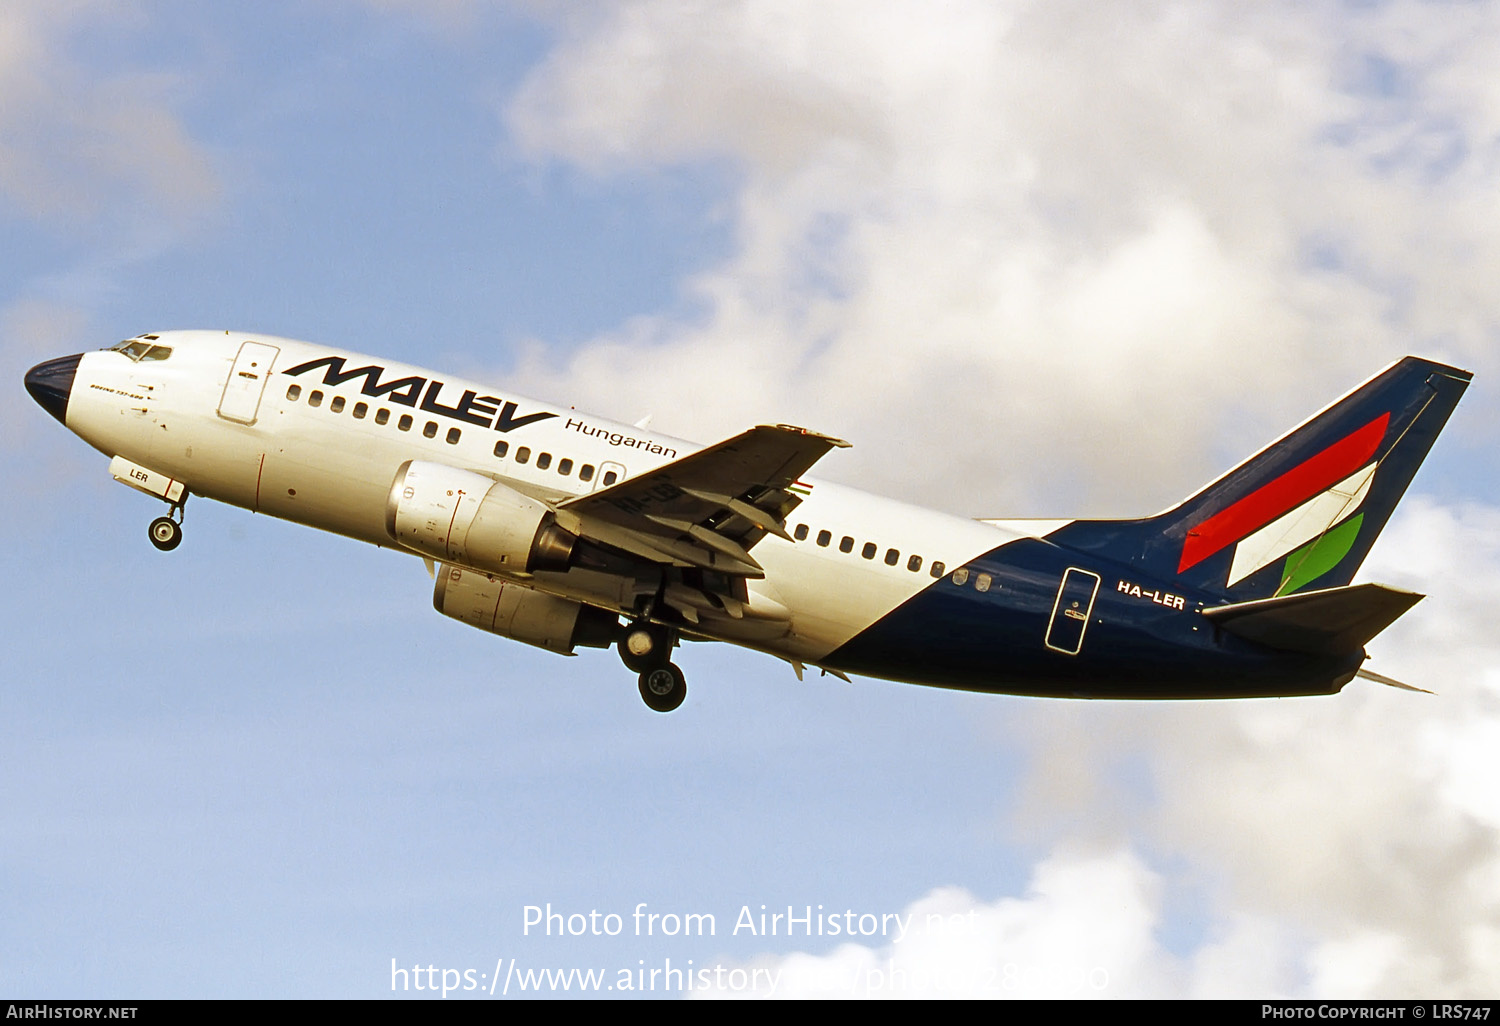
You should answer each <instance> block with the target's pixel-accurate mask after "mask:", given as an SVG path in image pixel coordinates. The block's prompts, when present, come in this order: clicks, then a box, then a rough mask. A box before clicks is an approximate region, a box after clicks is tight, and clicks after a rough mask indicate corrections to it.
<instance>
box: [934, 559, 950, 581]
mask: <svg viewBox="0 0 1500 1026" xmlns="http://www.w3.org/2000/svg"><path fill="white" fill-rule="evenodd" d="M947 569H948V568H947V567H945V566H944V565H943V561H942V560H938V561H937V562H936V563H934V564H932V576H933V577H941V576H943V572H944V571H945V570H947Z"/></svg>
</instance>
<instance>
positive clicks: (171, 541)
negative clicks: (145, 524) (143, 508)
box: [146, 495, 187, 552]
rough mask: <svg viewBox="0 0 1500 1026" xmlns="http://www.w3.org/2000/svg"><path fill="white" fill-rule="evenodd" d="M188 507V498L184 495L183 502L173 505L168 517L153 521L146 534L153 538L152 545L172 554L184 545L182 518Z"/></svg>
mask: <svg viewBox="0 0 1500 1026" xmlns="http://www.w3.org/2000/svg"><path fill="white" fill-rule="evenodd" d="M186 505H187V496H185V495H184V496H183V501H182V502H174V503H173V504H172V509H171V511H170V512H169V513H168V514H167V515H166V516H164V517H157V518H156V519H155V520H153V521H151V526H150V527H149V528H147V532H146V533H147V535H148V536H149V537H150V538H151V544H152V545H155V546H156V547H157V548H158V549H160V550H161V551H163V552H171V551H172V550H173V549H175V548H176V547H177V546H179V545H181V544H182V518H183V511H184V509H185V508H186ZM174 516H175V517H176V519H175V520H174V519H173V517H174Z"/></svg>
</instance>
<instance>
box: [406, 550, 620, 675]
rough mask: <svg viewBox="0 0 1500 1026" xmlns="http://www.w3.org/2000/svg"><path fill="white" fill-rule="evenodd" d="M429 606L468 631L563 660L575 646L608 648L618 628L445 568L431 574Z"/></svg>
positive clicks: (522, 589) (525, 591)
mask: <svg viewBox="0 0 1500 1026" xmlns="http://www.w3.org/2000/svg"><path fill="white" fill-rule="evenodd" d="M432 605H433V608H435V609H436V610H437V611H438V612H439V613H442V614H443V615H444V616H451V617H453V619H455V620H462V621H463V622H464V623H466V624H468V625H469V626H471V627H478V628H479V629H480V630H484V631H489V632H490V633H491V634H499V635H500V636H501V637H505V638H511V639H513V640H515V641H524V642H525V643H526V644H528V645H536V646H537V647H539V648H545V649H548V650H550V651H553V652H562V653H564V654H570V653H571V652H572V651H573V649H574V648H575V647H576V646H579V645H582V646H585V647H588V648H608V647H609V646H610V645H611V644H612V643H613V642H614V639H615V634H616V632H617V630H618V627H619V619H618V617H616V616H615V614H614V613H610V612H606V611H605V610H603V609H596V608H594V607H593V606H586V605H583V604H582V603H581V602H574V601H572V600H571V599H565V598H558V597H557V596H556V595H548V594H547V593H546V592H541V591H536V590H535V589H532V588H528V587H526V586H525V585H524V584H516V583H514V582H513V581H504V580H501V579H500V578H498V577H491V576H490V575H489V574H485V573H479V572H478V571H475V570H465V569H463V568H462V567H456V566H448V565H443V566H440V567H438V569H437V586H436V587H435V588H434V589H433V592H432Z"/></svg>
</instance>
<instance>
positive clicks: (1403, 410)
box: [1048, 356, 1472, 602]
mask: <svg viewBox="0 0 1500 1026" xmlns="http://www.w3.org/2000/svg"><path fill="white" fill-rule="evenodd" d="M1471 377H1472V375H1471V374H1470V373H1469V372H1468V371H1462V370H1459V369H1458V368H1456V367H1448V366H1445V365H1444V364H1441V363H1433V362H1432V361H1430V360H1421V359H1418V358H1417V357H1414V356H1408V357H1406V359H1404V360H1401V361H1400V362H1399V363H1396V364H1393V365H1392V366H1390V367H1388V368H1386V369H1385V370H1384V371H1382V372H1381V373H1379V374H1377V375H1376V376H1375V377H1373V378H1371V379H1370V380H1369V381H1367V382H1365V383H1364V384H1363V385H1361V386H1360V387H1359V388H1357V389H1355V390H1354V391H1353V392H1351V393H1349V394H1348V395H1347V396H1345V397H1344V398H1342V399H1340V400H1339V401H1338V402H1336V403H1334V404H1333V405H1332V406H1329V407H1328V408H1327V409H1325V410H1323V411H1322V412H1321V413H1318V414H1316V415H1315V416H1313V417H1312V419H1310V420H1308V421H1306V422H1305V423H1303V424H1302V425H1301V426H1299V427H1297V428H1294V429H1293V430H1292V431H1291V432H1290V433H1289V434H1287V435H1286V436H1285V437H1283V438H1281V439H1279V440H1278V441H1276V442H1274V443H1272V444H1271V445H1269V446H1267V447H1266V448H1265V449H1262V450H1261V451H1260V452H1258V453H1256V454H1255V455H1254V456H1252V457H1250V458H1249V459H1248V460H1246V461H1245V462H1244V463H1242V464H1240V465H1239V466H1238V467H1236V468H1234V469H1233V470H1231V471H1230V472H1229V473H1227V474H1225V475H1224V476H1223V477H1221V478H1219V479H1218V480H1217V481H1215V482H1214V483H1213V484H1211V485H1209V486H1208V487H1207V488H1204V489H1203V490H1202V491H1201V492H1199V493H1198V494H1197V495H1194V496H1193V497H1192V498H1190V499H1187V500H1186V501H1185V502H1183V503H1181V504H1180V505H1178V506H1177V507H1176V508H1174V509H1171V510H1168V511H1167V512H1165V513H1162V514H1160V515H1159V516H1155V517H1150V518H1147V519H1144V520H1078V521H1074V522H1073V523H1071V524H1069V525H1067V526H1066V527H1063V528H1061V529H1060V530H1058V531H1055V532H1053V533H1052V534H1051V535H1049V536H1048V540H1049V541H1053V542H1056V543H1057V544H1059V545H1066V546H1068V547H1070V548H1073V549H1078V550H1080V551H1084V552H1090V553H1094V554H1097V555H1100V556H1104V557H1106V558H1109V559H1113V560H1115V561H1117V562H1120V563H1125V564H1128V565H1131V566H1134V567H1136V568H1138V569H1140V570H1141V571H1142V572H1144V573H1149V574H1150V575H1151V576H1153V577H1155V578H1156V579H1158V580H1163V581H1177V582H1180V583H1181V584H1182V585H1183V586H1184V587H1192V588H1198V589H1202V590H1205V591H1210V592H1215V593H1218V594H1222V595H1225V596H1227V597H1229V598H1231V599H1233V600H1234V601H1236V602H1244V601H1248V600H1251V599H1258V598H1267V597H1270V596H1273V595H1287V594H1290V593H1292V592H1295V591H1299V590H1302V589H1305V588H1309V587H1314V586H1315V587H1317V588H1333V587H1338V586H1341V585H1346V584H1348V583H1349V581H1350V579H1351V578H1353V576H1354V572H1355V571H1356V570H1357V569H1359V565H1360V563H1362V562H1364V558H1365V556H1366V554H1367V553H1369V551H1370V546H1371V545H1373V544H1374V543H1375V537H1376V536H1377V535H1378V534H1379V533H1380V531H1381V529H1382V528H1383V527H1385V524H1386V521H1387V520H1389V519H1390V516H1391V512H1392V511H1393V510H1394V509H1395V508H1396V503H1397V502H1399V501H1400V499H1401V496H1402V494H1404V493H1405V491H1406V486H1407V485H1409V484H1410V483H1411V479H1412V477H1413V476H1414V475H1415V474H1416V472H1417V467H1418V466H1420V465H1421V463H1422V459H1423V458H1424V457H1425V456H1426V455H1427V451H1428V450H1429V449H1431V448H1432V443H1433V442H1434V441H1435V440H1436V439H1437V436H1438V432H1439V431H1441V430H1442V429H1443V425H1444V424H1445V423H1447V421H1448V415H1449V414H1450V413H1452V412H1453V408H1454V407H1455V406H1456V405H1457V404H1458V400H1459V397H1460V396H1462V395H1463V393H1464V389H1465V388H1467V387H1468V384H1469V379H1470V378H1471Z"/></svg>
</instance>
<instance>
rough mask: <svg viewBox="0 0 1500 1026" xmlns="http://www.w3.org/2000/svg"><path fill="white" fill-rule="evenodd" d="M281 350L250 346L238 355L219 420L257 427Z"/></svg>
mask: <svg viewBox="0 0 1500 1026" xmlns="http://www.w3.org/2000/svg"><path fill="white" fill-rule="evenodd" d="M280 352H281V350H280V349H278V348H277V347H276V346H268V345H266V344H265V343H264V342H246V343H244V344H243V345H241V346H240V351H239V353H238V354H236V355H235V358H234V366H233V367H232V368H230V370H229V380H228V381H226V382H224V395H223V396H222V397H221V398H220V399H219V416H221V417H223V418H224V419H225V420H232V421H234V422H235V423H236V424H254V423H255V418H256V416H257V415H259V413H260V399H261V395H262V394H263V393H264V392H265V390H266V382H267V381H268V380H269V379H270V377H271V364H272V363H274V362H275V360H276V354H278V353H280Z"/></svg>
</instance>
